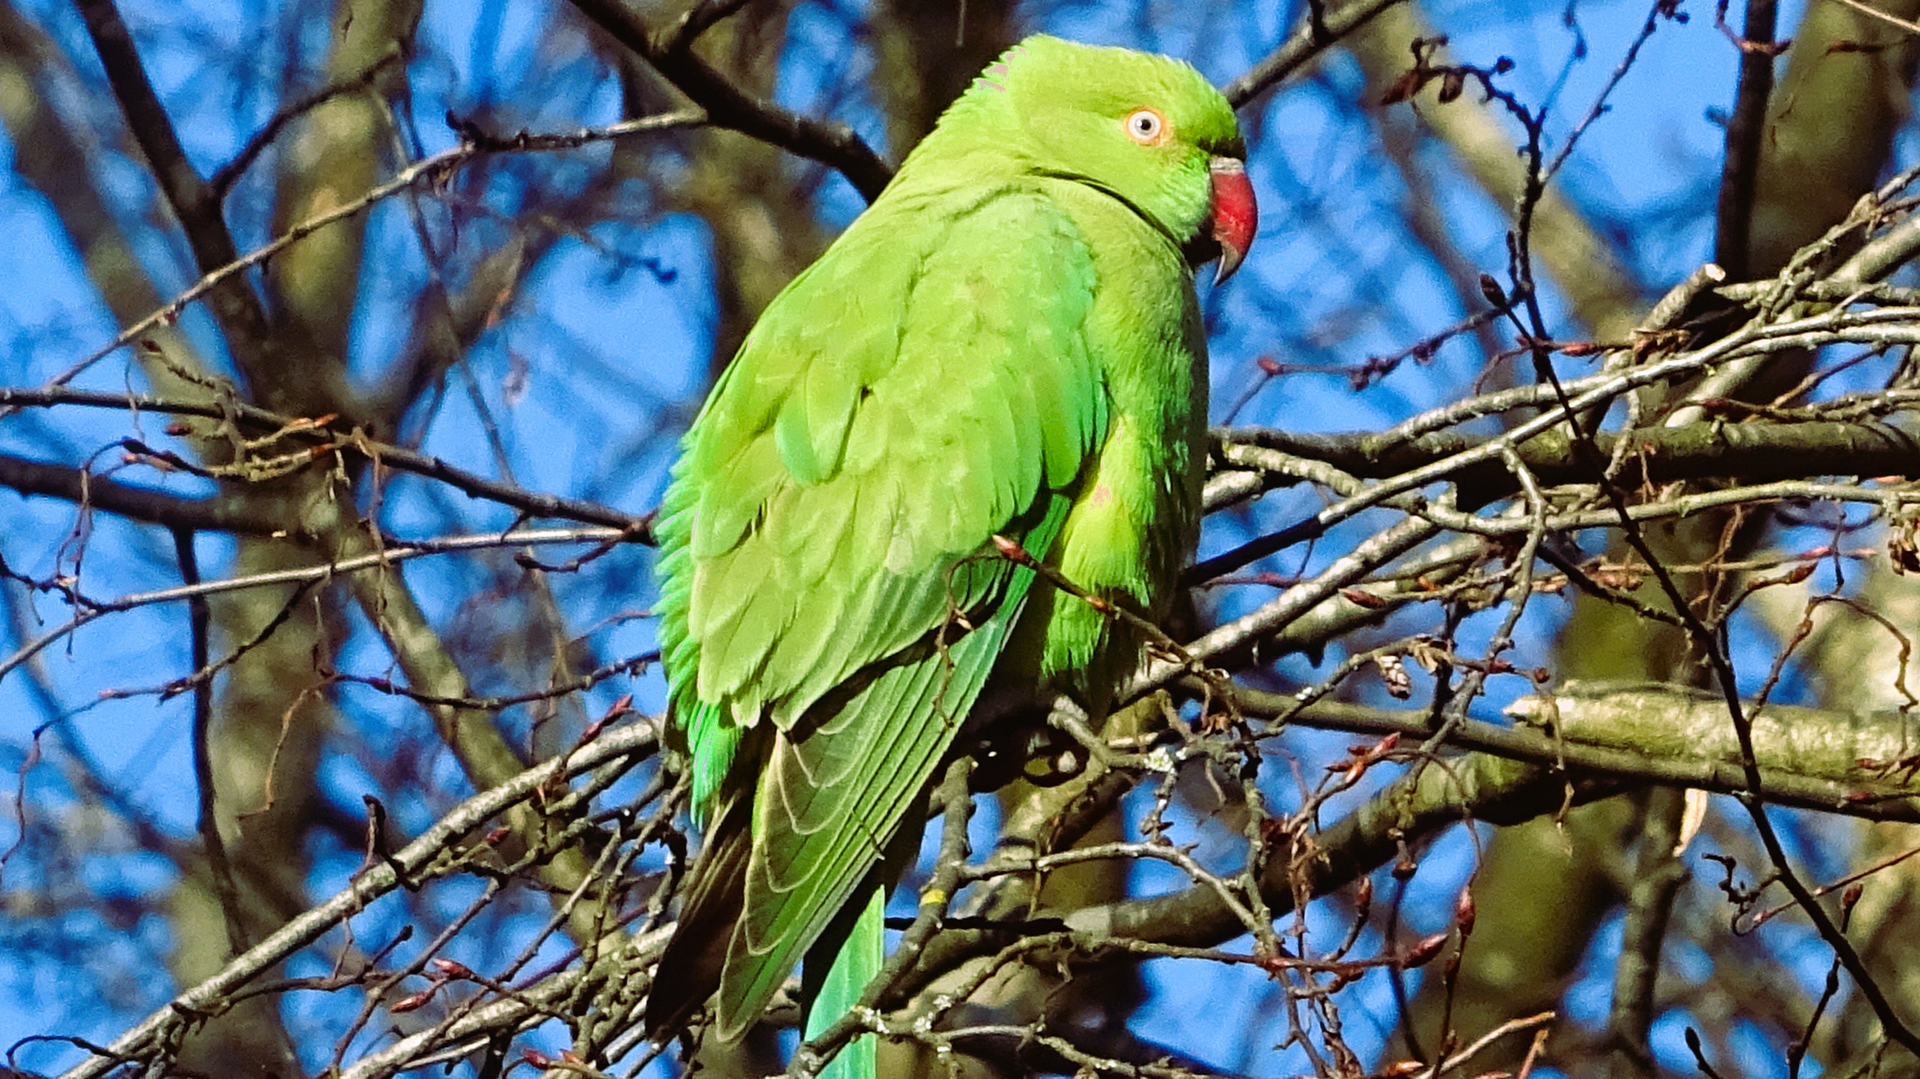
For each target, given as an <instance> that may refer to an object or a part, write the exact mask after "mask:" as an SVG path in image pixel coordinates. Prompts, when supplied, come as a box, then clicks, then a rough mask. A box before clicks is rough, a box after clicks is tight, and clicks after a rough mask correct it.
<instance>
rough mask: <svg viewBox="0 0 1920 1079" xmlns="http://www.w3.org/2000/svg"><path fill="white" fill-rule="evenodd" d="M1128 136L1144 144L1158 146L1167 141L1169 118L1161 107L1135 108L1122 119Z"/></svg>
mask: <svg viewBox="0 0 1920 1079" xmlns="http://www.w3.org/2000/svg"><path fill="white" fill-rule="evenodd" d="M1121 124H1122V126H1124V127H1125V128H1126V129H1127V137H1128V138H1130V139H1132V140H1133V141H1135V142H1137V143H1139V144H1140V145H1142V146H1158V145H1160V144H1161V143H1163V142H1165V141H1167V118H1166V117H1164V116H1162V115H1160V110H1159V109H1152V108H1143V109H1135V110H1133V111H1132V112H1130V113H1128V114H1127V118H1126V119H1125V120H1122V121H1121Z"/></svg>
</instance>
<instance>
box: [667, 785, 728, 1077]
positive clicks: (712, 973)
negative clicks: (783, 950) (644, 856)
mask: <svg viewBox="0 0 1920 1079" xmlns="http://www.w3.org/2000/svg"><path fill="white" fill-rule="evenodd" d="M739 804H742V803H739V802H736V803H734V805H739ZM732 816H734V812H733V805H729V806H728V807H726V809H725V810H723V811H722V813H721V815H720V819H718V820H716V821H715V822H714V826H713V828H712V829H711V830H710V831H709V833H708V841H707V846H706V847H705V849H703V850H702V851H701V852H700V857H699V858H697V859H695V861H694V865H693V869H692V871H691V872H690V873H689V875H688V880H687V885H686V895H687V900H686V903H685V906H684V913H683V914H682V915H681V922H680V925H679V927H678V928H677V929H676V930H675V932H674V934H673V939H672V940H670V941H668V942H667V950H666V952H665V953H664V954H663V955H661V957H660V963H659V965H658V966H657V967H655V968H654V972H653V987H652V988H651V989H650V990H648V993H647V1034H648V1036H649V1037H651V1038H652V1039H653V1040H654V1041H657V1042H664V1041H667V1040H668V1039H670V1038H674V1037H677V1036H678V1035H679V1033H680V1032H681V1031H682V1030H685V1029H686V1027H687V1024H688V1023H690V1022H692V1021H693V1017H694V1015H695V1014H696V1013H697V1012H699V1010H700V1009H701V1008H703V1007H705V1006H706V1004H707V1001H708V999H709V998H711V997H712V996H713V992H714V990H715V989H717V988H719V986H720V971H721V967H722V966H723V965H724V964H725V962H726V955H727V941H728V940H729V939H730V938H731V937H732V936H733V930H734V926H735V925H736V924H738V922H739V921H740V891H741V889H742V887H743V882H744V880H745V878H746V873H747V857H748V855H749V854H750V853H751V852H752V849H753V844H752V841H751V837H750V836H749V835H748V833H747V828H746V824H745V822H744V821H740V822H735V821H733V820H731V819H730V818H731V817H732Z"/></svg>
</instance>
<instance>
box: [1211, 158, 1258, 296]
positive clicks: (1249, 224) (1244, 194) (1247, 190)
mask: <svg viewBox="0 0 1920 1079" xmlns="http://www.w3.org/2000/svg"><path fill="white" fill-rule="evenodd" d="M1207 171H1208V173H1209V174H1210V175H1211V176H1212V177H1213V239H1214V241H1215V242H1216V243H1218V244H1219V245H1220V265H1219V266H1218V267H1217V268H1216V269H1215V270H1214V275H1213V283H1214V284H1216V285H1217V284H1219V283H1220V282H1222V281H1225V280H1226V279H1227V278H1229V277H1232V276H1233V271H1235V270H1237V269H1239V268H1240V260H1241V259H1244V258H1246V257H1247V249H1248V248H1250V247H1252V246H1253V233H1254V230H1255V229H1257V228H1259V226H1260V204H1259V203H1258V202H1256V201H1255V200H1254V197H1253V181H1251V180H1249V179H1247V166H1246V163H1245V162H1243V161H1239V160H1236V159H1234V158H1231V157H1216V158H1214V159H1212V160H1211V161H1209V162H1207Z"/></svg>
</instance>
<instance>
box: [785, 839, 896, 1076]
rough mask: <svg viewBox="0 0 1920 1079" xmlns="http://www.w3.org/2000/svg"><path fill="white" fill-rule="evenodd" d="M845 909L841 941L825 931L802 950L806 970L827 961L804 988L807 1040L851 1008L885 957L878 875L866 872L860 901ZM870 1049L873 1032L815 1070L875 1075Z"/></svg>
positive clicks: (883, 899) (827, 1073) (882, 892)
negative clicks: (848, 915)
mask: <svg viewBox="0 0 1920 1079" xmlns="http://www.w3.org/2000/svg"><path fill="white" fill-rule="evenodd" d="M850 908H851V905H850ZM851 909H853V910H857V911H858V914H857V915H856V917H855V918H854V920H853V924H852V925H851V926H849V927H848V929H847V932H846V935H845V937H844V938H843V939H842V938H841V937H840V934H838V933H834V932H832V931H831V930H830V931H828V932H827V933H826V934H824V935H822V936H821V938H820V941H819V943H817V944H816V945H815V946H814V948H813V949H812V950H810V951H809V952H808V953H807V967H808V969H809V971H811V970H812V969H813V968H815V967H816V966H817V965H818V962H820V961H825V960H826V959H827V957H828V955H831V956H832V965H831V966H829V967H828V968H827V972H826V975H825V976H824V977H823V978H821V979H820V983H819V985H818V987H817V988H811V987H810V988H811V991H810V992H809V993H808V994H807V996H808V998H809V1000H810V1001H811V1003H810V1004H809V1005H808V1006H807V1022H806V1027H805V1030H804V1032H803V1035H802V1036H803V1037H804V1038H805V1039H806V1040H808V1041H811V1040H813V1039H814V1038H816V1037H819V1036H820V1035H821V1034H822V1033H824V1032H825V1031H826V1029H827V1028H828V1027H830V1026H832V1025H833V1024H834V1023H836V1022H838V1021H839V1019H840V1017H841V1016H843V1015H845V1014H846V1013H847V1012H849V1011H851V1010H852V1009H853V1006H854V1005H855V1004H856V1003H858V1002H859V1000H860V994H861V993H862V992H864V991H865V990H866V988H867V984H868V983H869V982H871V981H873V979H874V976H875V975H877V974H879V973H880V964H881V963H882V962H883V961H884V960H885V958H886V914H887V890H886V887H885V885H884V884H882V883H881V877H880V874H878V873H874V874H870V875H869V877H868V883H867V896H866V901H865V902H863V903H861V904H860V905H859V906H858V907H857V908H851ZM828 947H832V948H834V951H832V952H827V951H826V949H827V948H828ZM812 980H813V979H812V977H811V976H809V977H808V978H807V981H809V982H811V981H812ZM876 1048H877V1047H876V1044H875V1039H874V1036H873V1035H871V1034H862V1035H860V1036H859V1037H857V1038H855V1039H854V1040H853V1041H852V1042H851V1043H850V1044H848V1045H847V1046H846V1047H845V1048H843V1049H841V1050H840V1053H839V1055H838V1056H835V1057H834V1058H833V1060H832V1062H831V1063H829V1064H828V1065H827V1067H826V1070H824V1071H822V1072H821V1073H820V1079H875V1076H876V1075H877V1074H878V1072H877V1065H876V1061H875V1059H874V1052H875V1049H876Z"/></svg>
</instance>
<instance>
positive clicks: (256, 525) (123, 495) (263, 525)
mask: <svg viewBox="0 0 1920 1079" xmlns="http://www.w3.org/2000/svg"><path fill="white" fill-rule="evenodd" d="M0 487H7V488H11V489H12V490H14V491H17V492H19V493H20V494H22V495H45V496H49V497H52V498H60V499H65V500H66V501H68V502H72V503H75V504H76V505H79V506H81V507H84V508H85V509H86V510H87V511H88V512H92V513H102V512H104V513H113V514H118V515H119V516H122V517H125V518H127V519H129V520H133V521H144V522H146V523H149V524H157V525H161V526H163V527H166V528H185V529H188V530H190V531H195V532H234V533H240V534H244V535H251V536H266V535H272V534H273V533H275V532H277V531H280V530H281V529H284V528H285V527H286V524H285V522H284V521H283V520H282V519H280V518H278V517H276V516H275V515H273V514H271V513H268V512H265V511H264V510H263V509H262V508H261V507H260V506H259V505H258V504H256V503H255V502H254V500H252V499H249V498H245V497H238V498H236V497H229V496H226V495H213V496H211V497H208V498H186V497H182V496H180V495H175V494H169V493H167V492H165V491H160V490H156V489H154V488H151V487H136V486H132V485H130V484H125V483H121V482H120V481H118V480H114V479H109V478H107V477H105V476H96V475H93V474H92V473H91V472H88V471H87V470H86V469H83V468H74V467H72V466H69V465H60V464H52V463H50V462H47V461H30V460H28V459H26V458H24V457H15V456H13V455H12V454H0Z"/></svg>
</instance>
